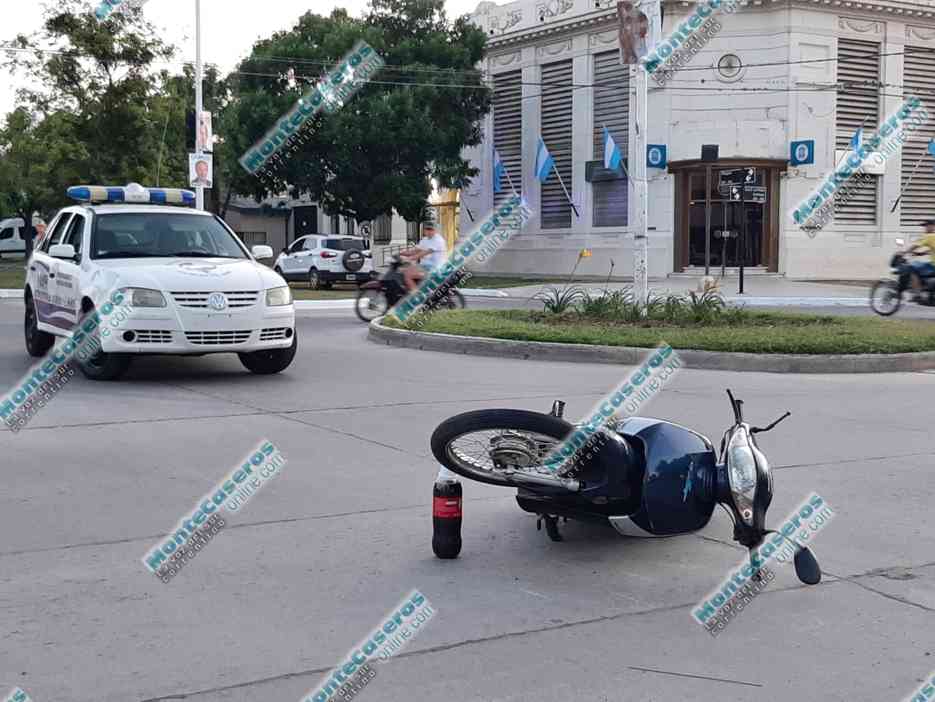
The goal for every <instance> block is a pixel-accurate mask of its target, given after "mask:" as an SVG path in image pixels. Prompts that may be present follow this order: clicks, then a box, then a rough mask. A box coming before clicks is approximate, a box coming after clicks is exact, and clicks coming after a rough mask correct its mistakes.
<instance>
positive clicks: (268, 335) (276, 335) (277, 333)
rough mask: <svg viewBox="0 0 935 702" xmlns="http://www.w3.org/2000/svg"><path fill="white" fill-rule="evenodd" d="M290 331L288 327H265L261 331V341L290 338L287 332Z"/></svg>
mask: <svg viewBox="0 0 935 702" xmlns="http://www.w3.org/2000/svg"><path fill="white" fill-rule="evenodd" d="M288 331H289V328H288V327H283V328H281V329H264V330H263V331H261V332H260V341H278V340H280V339H288V338H289V337H288V336H286V333H287V332H288Z"/></svg>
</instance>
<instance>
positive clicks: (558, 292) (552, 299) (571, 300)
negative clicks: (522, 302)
mask: <svg viewBox="0 0 935 702" xmlns="http://www.w3.org/2000/svg"><path fill="white" fill-rule="evenodd" d="M584 294H585V292H584V290H582V289H581V288H580V287H579V286H577V285H573V286H571V287H568V286H565V287H562V288H558V287H556V286H554V285H550V286H549V287H548V288H546V289H545V290H540V291H539V292H537V293H536V294H535V295H533V299H534V300H538V301H539V302H541V303H542V307H543V309H544V310H545V311H546V312H549V313H551V314H562V313H563V312H565V311H567V310H568V309H570V308H571V307H572V306H573V305H574V304H575V303H576V302H577V301H578V300H579V299H580V298H581V297H582V296H583V295H584Z"/></svg>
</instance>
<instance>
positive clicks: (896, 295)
mask: <svg viewBox="0 0 935 702" xmlns="http://www.w3.org/2000/svg"><path fill="white" fill-rule="evenodd" d="M901 304H902V293H900V292H899V285H897V283H896V281H894V280H888V279H886V278H884V279H883V280H880V281H877V282H876V283H875V284H874V286H873V288H871V290H870V309H872V310H873V311H874V312H876V313H877V314H878V315H880V316H882V317H889V316H890V315H891V314H895V313H896V310H898V309H899V306H900V305H901Z"/></svg>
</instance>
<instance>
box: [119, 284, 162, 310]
mask: <svg viewBox="0 0 935 702" xmlns="http://www.w3.org/2000/svg"><path fill="white" fill-rule="evenodd" d="M121 292H122V293H123V294H124V295H125V296H127V297H129V298H130V306H131V307H165V306H166V298H165V296H164V295H163V294H162V293H161V292H159V291H158V290H151V289H149V288H126V289H124V290H122V291H121Z"/></svg>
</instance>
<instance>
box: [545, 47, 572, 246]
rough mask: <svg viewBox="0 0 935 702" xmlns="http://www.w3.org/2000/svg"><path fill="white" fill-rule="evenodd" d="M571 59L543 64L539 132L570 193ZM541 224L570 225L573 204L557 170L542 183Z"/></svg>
mask: <svg viewBox="0 0 935 702" xmlns="http://www.w3.org/2000/svg"><path fill="white" fill-rule="evenodd" d="M571 83H572V68H571V61H570V60H568V61H559V62H557V63H549V64H545V65H543V66H542V110H541V115H540V119H541V122H542V129H541V131H540V134H541V135H542V140H543V141H544V142H545V145H546V147H547V148H548V149H549V153H550V154H551V155H552V158H553V159H554V160H555V170H556V171H558V173H560V174H561V176H562V180H563V181H564V182H565V187H567V188H568V195H569V196H571V195H572V194H573V193H572V180H571V121H572V111H571V109H572V105H571V94H572V87H571ZM541 192H542V228H543V229H561V228H563V227H570V226H571V204H570V203H569V202H568V198H567V197H565V191H564V190H563V189H562V184H561V183H560V182H559V179H558V176H557V175H556V174H555V173H552V174H551V175H549V179H548V180H547V181H546V182H545V183H543V184H542V191H541Z"/></svg>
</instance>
